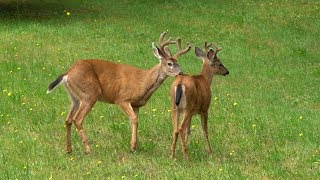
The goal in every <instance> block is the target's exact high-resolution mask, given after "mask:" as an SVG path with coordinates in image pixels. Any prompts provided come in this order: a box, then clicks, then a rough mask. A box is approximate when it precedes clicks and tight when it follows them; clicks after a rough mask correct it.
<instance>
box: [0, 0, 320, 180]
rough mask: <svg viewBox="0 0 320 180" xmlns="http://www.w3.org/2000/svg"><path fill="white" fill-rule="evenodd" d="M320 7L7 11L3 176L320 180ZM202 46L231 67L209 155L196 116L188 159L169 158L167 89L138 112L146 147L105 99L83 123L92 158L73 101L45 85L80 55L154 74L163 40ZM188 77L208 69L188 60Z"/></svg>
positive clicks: (217, 89)
mask: <svg viewBox="0 0 320 180" xmlns="http://www.w3.org/2000/svg"><path fill="white" fill-rule="evenodd" d="M319 19H320V3H319V2H316V1H314V2H313V1H306V2H303V1H299V0H295V1H286V0H280V1H254V2H253V1H236V2H235V1H210V2H209V1H208V2H207V1H203V0H197V1H192V0H188V1H177V0H172V1H164V2H160V1H146V0H139V1H134V2H131V1H127V0H120V1H119V0H111V1H103V0H101V1H98V0H95V1H87V2H84V1H75V2H73V1H70V2H68V3H64V4H61V3H60V4H59V3H58V4H55V3H52V1H50V0H48V1H47V2H46V1H45V3H44V2H42V3H40V4H39V3H36V4H32V3H31V4H20V5H15V4H7V3H6V4H1V5H0V24H1V25H0V37H1V42H2V43H1V44H0V70H1V71H0V78H1V79H0V179H150V178H155V179H194V178H201V179H225V178H232V179H234V178H237V179H287V178H288V179H292V178H294V179H318V178H319V177H320V121H319V120H320V94H319V89H320V59H319V57H320V52H319V47H320V32H319V29H320V21H319ZM164 31H168V35H169V36H173V37H177V36H180V37H181V38H182V39H183V40H184V42H186V41H190V42H191V43H192V45H193V47H194V46H199V47H203V43H204V41H206V40H207V41H214V42H216V43H217V44H218V46H219V47H222V48H223V50H222V51H221V52H220V58H221V60H222V61H223V63H224V65H225V66H226V67H227V68H228V69H229V71H230V74H229V75H228V76H226V77H220V76H219V77H215V78H214V80H213V83H212V86H211V87H212V92H213V95H212V103H211V107H210V113H209V138H210V141H211V145H212V147H213V150H214V154H213V155H212V156H208V155H207V153H206V150H205V144H204V141H203V139H202V134H201V133H202V132H201V126H200V121H199V117H195V118H193V121H192V133H191V137H190V139H189V144H188V149H189V154H190V161H189V162H185V161H184V159H183V156H182V152H181V150H180V148H181V147H180V144H179V145H178V151H177V157H176V159H175V160H171V159H170V158H169V156H170V143H171V131H172V125H171V119H170V112H169V109H170V98H169V88H170V85H171V83H172V81H173V78H168V79H167V80H166V81H165V83H164V84H163V85H162V86H161V87H160V88H159V90H158V91H157V92H155V93H154V94H153V96H152V97H151V99H150V101H149V102H148V103H147V105H146V106H145V107H143V108H142V109H141V110H140V115H139V118H140V119H139V133H138V138H139V142H138V146H139V147H138V150H137V151H136V152H130V150H129V147H130V127H129V123H128V120H127V118H126V117H125V115H124V114H123V113H122V112H121V111H120V109H119V108H118V107H116V106H114V105H110V104H104V103H97V104H96V106H95V107H94V109H93V110H92V111H91V113H90V114H89V115H88V116H87V118H86V119H85V122H84V129H85V131H86V133H87V135H88V137H89V143H90V144H91V146H92V151H93V154H92V155H91V156H88V155H86V154H85V152H84V148H83V146H82V143H81V140H80V138H79V137H78V134H77V133H76V131H75V128H73V129H72V130H73V131H72V143H73V152H72V153H71V154H67V153H66V152H65V151H64V146H65V133H66V132H65V125H64V120H65V117H66V115H67V111H68V108H69V100H68V97H67V94H66V92H65V91H64V90H63V88H62V87H60V88H58V89H56V90H55V91H54V92H53V93H52V94H46V91H47V86H48V84H49V83H50V82H52V81H53V80H54V79H55V78H56V77H57V76H58V75H59V74H61V73H63V72H64V71H66V69H67V68H68V67H69V66H70V65H72V64H73V63H74V62H75V61H76V60H77V59H87V58H99V59H106V60H109V61H113V62H120V63H125V64H130V65H133V66H136V67H139V68H142V69H148V68H151V67H152V66H154V65H156V64H157V63H158V60H157V59H156V58H155V57H154V56H153V54H152V49H151V43H152V42H153V41H155V42H157V41H158V36H159V34H160V33H162V32H164ZM179 64H180V66H181V68H182V69H183V70H184V72H185V73H188V74H196V73H198V72H199V70H200V68H201V62H200V61H199V60H197V59H196V56H195V54H194V53H193V50H192V51H191V52H190V53H188V54H186V55H184V56H183V57H181V58H180V61H179Z"/></svg>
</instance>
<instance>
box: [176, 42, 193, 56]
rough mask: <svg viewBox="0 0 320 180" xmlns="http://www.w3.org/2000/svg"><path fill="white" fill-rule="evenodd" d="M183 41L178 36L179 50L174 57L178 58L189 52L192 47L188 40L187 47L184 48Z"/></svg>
mask: <svg viewBox="0 0 320 180" xmlns="http://www.w3.org/2000/svg"><path fill="white" fill-rule="evenodd" d="M181 42H182V40H181V38H177V46H178V52H177V53H176V54H175V55H174V56H173V58H175V59H177V58H178V57H179V56H181V55H182V54H185V53H187V52H188V51H189V50H190V49H191V44H190V43H189V42H188V43H187V47H186V49H184V50H183V49H182V47H181Z"/></svg>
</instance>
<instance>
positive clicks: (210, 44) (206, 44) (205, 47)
mask: <svg viewBox="0 0 320 180" xmlns="http://www.w3.org/2000/svg"><path fill="white" fill-rule="evenodd" d="M210 46H212V42H211V43H209V44H208V42H207V41H206V42H204V50H205V51H206V53H208V52H209V50H210V49H209V47H210Z"/></svg>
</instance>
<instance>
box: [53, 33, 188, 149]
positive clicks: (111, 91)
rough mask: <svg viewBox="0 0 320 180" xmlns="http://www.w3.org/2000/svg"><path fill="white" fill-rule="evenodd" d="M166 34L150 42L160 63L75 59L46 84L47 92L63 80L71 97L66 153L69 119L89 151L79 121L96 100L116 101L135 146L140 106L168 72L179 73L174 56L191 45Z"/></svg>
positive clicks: (68, 129)
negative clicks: (173, 50)
mask: <svg viewBox="0 0 320 180" xmlns="http://www.w3.org/2000/svg"><path fill="white" fill-rule="evenodd" d="M165 35H166V32H164V33H162V34H160V37H159V47H158V46H156V45H155V43H154V42H153V43H152V49H153V54H154V55H155V56H156V57H157V58H158V60H159V63H158V64H157V65H155V66H154V67H152V68H150V69H148V70H142V69H139V68H136V67H133V66H130V65H126V64H118V63H113V62H110V61H106V60H99V59H85V60H78V61H76V62H75V63H74V64H73V65H72V66H71V67H70V68H69V69H68V70H67V71H66V72H65V73H63V74H61V75H60V76H59V77H58V78H57V79H56V80H55V81H53V82H52V83H51V84H50V85H49V87H48V91H47V93H50V92H51V91H52V90H53V89H55V88H56V87H57V86H58V85H59V84H63V85H64V87H65V89H66V91H67V93H68V95H69V98H70V102H71V106H70V110H69V112H68V115H67V118H66V120H65V124H66V132H67V135H66V151H67V152H68V153H70V152H72V147H71V126H72V123H74V125H75V127H76V130H77V131H78V135H79V136H80V138H81V140H82V143H83V145H84V148H85V151H86V153H87V154H90V153H91V148H90V145H89V143H88V138H87V136H86V134H85V133H84V130H83V125H82V124H83V121H84V118H85V117H86V115H87V114H88V113H89V112H90V111H91V109H92V108H93V106H94V105H95V103H96V102H98V101H99V102H105V103H110V104H116V105H118V106H119V107H120V109H121V110H122V111H123V112H124V113H125V115H126V116H127V117H128V118H129V121H130V127H131V142H130V144H131V146H130V148H131V150H132V151H135V150H136V148H137V129H138V113H139V108H140V107H142V106H144V105H145V104H146V103H147V101H148V100H149V98H150V97H151V95H152V94H153V93H154V92H155V91H156V90H157V89H158V88H159V87H160V85H161V84H162V83H163V82H164V80H165V79H166V78H167V77H168V76H177V75H179V74H182V71H181V69H180V67H179V64H178V63H177V58H178V57H180V56H181V55H183V54H186V53H187V52H188V51H189V50H190V49H191V45H190V43H187V46H186V48H185V49H183V48H182V45H181V38H177V40H176V41H174V40H172V38H171V37H170V38H168V39H167V40H165V39H164V37H165ZM171 44H176V45H177V46H178V49H177V53H176V54H174V55H172V54H171V52H170V50H169V47H168V46H169V45H171Z"/></svg>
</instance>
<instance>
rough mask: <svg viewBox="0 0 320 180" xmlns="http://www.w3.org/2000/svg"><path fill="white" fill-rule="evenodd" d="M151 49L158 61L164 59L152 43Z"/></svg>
mask: <svg viewBox="0 0 320 180" xmlns="http://www.w3.org/2000/svg"><path fill="white" fill-rule="evenodd" d="M152 49H153V54H154V56H156V57H157V58H158V59H159V60H160V61H161V60H162V59H164V58H165V56H164V55H163V54H162V52H161V51H160V49H159V48H158V47H157V46H156V45H155V44H154V43H152Z"/></svg>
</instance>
